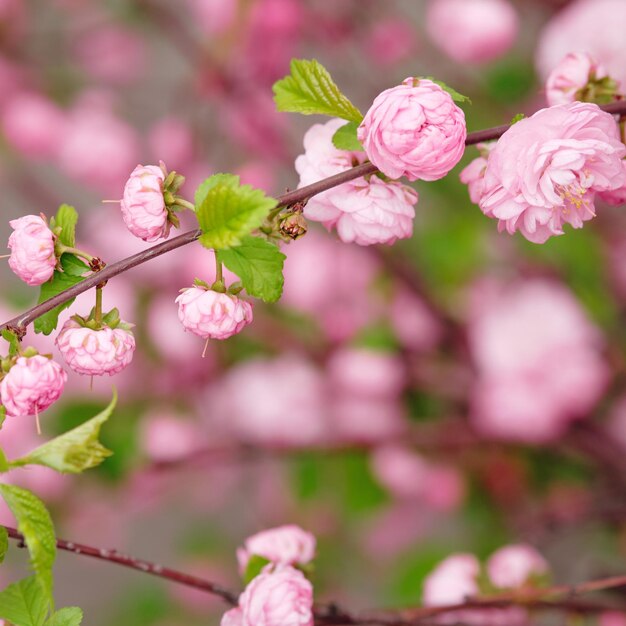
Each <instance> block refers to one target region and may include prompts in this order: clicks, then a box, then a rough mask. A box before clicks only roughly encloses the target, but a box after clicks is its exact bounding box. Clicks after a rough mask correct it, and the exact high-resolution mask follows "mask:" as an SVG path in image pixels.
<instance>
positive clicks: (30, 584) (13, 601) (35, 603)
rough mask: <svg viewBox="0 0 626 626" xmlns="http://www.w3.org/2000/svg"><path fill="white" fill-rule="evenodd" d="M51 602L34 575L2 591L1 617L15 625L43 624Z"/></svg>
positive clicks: (0, 600) (0, 594) (35, 625)
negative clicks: (42, 591)
mask: <svg viewBox="0 0 626 626" xmlns="http://www.w3.org/2000/svg"><path fill="white" fill-rule="evenodd" d="M49 606H50V602H49V600H48V598H46V597H45V596H44V594H42V593H41V587H40V586H39V583H38V581H37V579H36V578H35V577H34V576H31V577H30V578H25V579H24V580H20V581H19V582H16V583H14V584H13V585H9V586H8V587H7V588H6V589H4V590H3V591H2V592H0V618H2V619H5V620H7V621H9V622H11V624H14V626H43V624H44V622H45V619H46V615H47V614H48V608H49Z"/></svg>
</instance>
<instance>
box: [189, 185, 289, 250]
mask: <svg viewBox="0 0 626 626" xmlns="http://www.w3.org/2000/svg"><path fill="white" fill-rule="evenodd" d="M200 188H202V192H201V194H200V195H204V198H203V199H202V201H201V202H200V203H199V204H198V205H196V215H197V216H198V224H199V226H200V229H201V230H202V235H201V236H200V239H199V240H200V243H201V244H202V245H203V246H204V247H205V248H213V249H215V250H220V249H223V248H230V247H231V246H237V245H239V244H240V243H241V241H242V239H243V238H244V237H245V236H246V235H249V234H250V233H251V232H252V231H253V230H254V229H255V228H258V227H259V226H260V225H261V224H262V223H263V220H264V219H265V218H266V217H267V215H268V213H269V212H270V211H271V210H272V209H273V208H274V207H275V206H276V204H277V202H276V200H274V198H269V197H267V196H266V195H265V194H264V193H263V192H262V191H261V190H259V189H254V188H253V187H251V186H250V185H240V184H239V177H238V176H233V175H232V174H217V175H216V176H212V177H211V178H209V179H207V180H206V181H204V183H203V184H202V185H201V186H200Z"/></svg>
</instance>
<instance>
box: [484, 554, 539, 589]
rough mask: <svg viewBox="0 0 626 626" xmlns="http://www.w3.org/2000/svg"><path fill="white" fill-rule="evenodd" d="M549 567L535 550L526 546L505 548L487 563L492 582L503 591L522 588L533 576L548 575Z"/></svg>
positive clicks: (493, 555) (492, 556)
mask: <svg viewBox="0 0 626 626" xmlns="http://www.w3.org/2000/svg"><path fill="white" fill-rule="evenodd" d="M548 570H549V565H548V563H547V562H546V560H545V559H544V558H543V557H542V556H541V554H539V552H537V550H535V548H533V547H532V546H529V545H526V544H515V545H510V546H504V547H503V548H500V549H499V550H497V551H496V552H494V553H493V554H492V555H491V556H490V557H489V560H488V561H487V574H488V575H489V578H490V580H491V582H492V583H493V584H494V585H495V586H496V587H500V588H503V589H508V588H510V589H515V588H517V587H522V586H523V585H524V584H525V583H527V582H528V581H529V579H531V578H532V577H533V576H541V575H545V574H547V572H548Z"/></svg>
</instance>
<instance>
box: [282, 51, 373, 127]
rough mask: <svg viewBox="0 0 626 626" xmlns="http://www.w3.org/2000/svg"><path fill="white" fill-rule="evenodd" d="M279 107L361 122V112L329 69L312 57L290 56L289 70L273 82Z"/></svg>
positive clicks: (289, 110)
mask: <svg viewBox="0 0 626 626" xmlns="http://www.w3.org/2000/svg"><path fill="white" fill-rule="evenodd" d="M272 90H273V91H274V102H275V103H276V108H277V109H278V110H279V111H288V112H291V113H302V114H303V115H313V114H320V115H330V116H331V117H341V118H343V119H344V120H348V121H349V122H356V123H357V124H360V123H361V120H362V119H363V115H362V113H361V112H360V111H359V110H358V109H357V108H356V107H355V106H354V105H353V104H352V102H350V100H348V98H346V96H344V95H343V94H342V93H341V91H340V90H339V87H337V85H336V84H335V83H334V81H333V79H332V78H331V76H330V74H329V73H328V70H327V69H326V68H325V67H324V66H323V65H322V64H321V63H318V62H317V61H316V60H315V59H311V60H306V59H293V60H292V61H291V74H290V75H289V76H286V77H285V78H283V79H282V80H279V81H277V82H276V83H274V86H273V88H272Z"/></svg>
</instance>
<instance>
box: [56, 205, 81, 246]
mask: <svg viewBox="0 0 626 626" xmlns="http://www.w3.org/2000/svg"><path fill="white" fill-rule="evenodd" d="M77 222H78V213H77V212H76V209H75V208H74V207H73V206H70V205H69V204H62V205H61V206H60V207H59V210H58V211H57V214H56V215H55V216H54V227H55V228H58V227H59V226H60V227H61V233H60V235H59V241H60V242H61V243H62V244H63V245H64V246H68V247H70V248H73V247H74V246H75V245H76V224H77Z"/></svg>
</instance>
